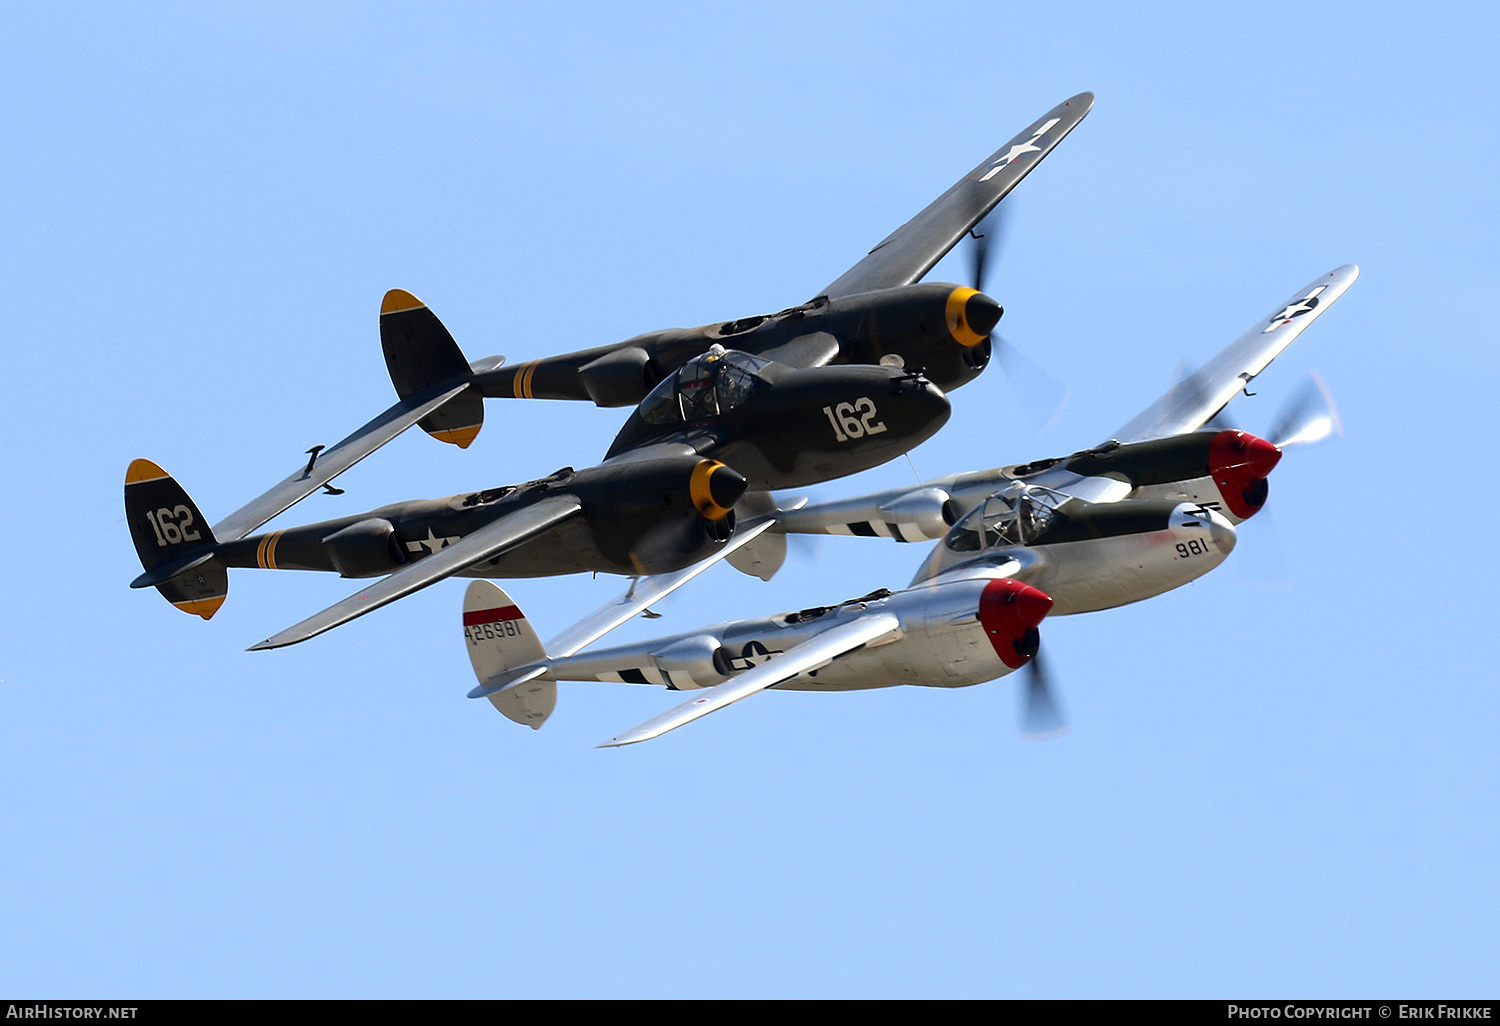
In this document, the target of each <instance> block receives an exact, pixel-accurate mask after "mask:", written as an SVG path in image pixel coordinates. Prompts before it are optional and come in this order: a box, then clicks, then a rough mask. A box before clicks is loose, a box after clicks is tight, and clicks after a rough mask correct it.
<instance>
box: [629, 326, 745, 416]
mask: <svg viewBox="0 0 1500 1026" xmlns="http://www.w3.org/2000/svg"><path fill="white" fill-rule="evenodd" d="M769 365H770V361H768V360H764V359H761V358H760V357H758V356H751V355H750V354H749V353H742V352H740V351H738V350H734V349H729V350H726V349H725V348H724V347H723V346H721V345H717V344H715V345H713V346H710V347H709V350H708V352H706V353H704V354H703V355H702V356H695V357H694V358H693V359H691V360H689V361H688V362H687V363H685V364H683V365H682V367H680V368H679V369H678V370H677V372H676V373H675V374H672V375H669V376H668V377H666V378H664V379H663V380H662V381H661V382H660V383H659V384H658V385H657V386H656V387H655V388H653V389H652V390H651V394H650V395H648V396H646V398H645V399H643V400H642V401H641V407H640V412H641V419H642V420H644V421H645V422H646V423H648V424H679V423H687V424H691V423H694V422H696V421H704V420H712V419H714V418H716V417H719V416H722V415H723V414H725V413H728V412H729V411H730V410H733V409H734V408H735V407H737V406H739V405H740V404H742V403H743V402H744V401H745V400H746V399H747V398H748V397H749V396H750V394H751V393H752V392H753V391H754V390H755V389H756V387H757V386H759V385H764V384H765V383H766V382H765V379H764V378H762V377H761V376H760V373H759V372H760V371H762V370H763V369H764V368H766V367H767V366H769Z"/></svg>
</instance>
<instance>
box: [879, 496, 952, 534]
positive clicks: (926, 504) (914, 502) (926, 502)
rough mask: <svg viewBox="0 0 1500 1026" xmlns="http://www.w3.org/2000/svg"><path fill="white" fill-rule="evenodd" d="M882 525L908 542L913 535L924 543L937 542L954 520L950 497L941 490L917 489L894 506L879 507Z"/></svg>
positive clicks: (892, 503)
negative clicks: (909, 536)
mask: <svg viewBox="0 0 1500 1026" xmlns="http://www.w3.org/2000/svg"><path fill="white" fill-rule="evenodd" d="M880 512H881V513H883V514H885V515H886V516H885V519H886V522H887V523H888V524H890V525H894V526H895V527H896V534H897V536H898V537H900V538H901V539H902V540H903V541H909V540H910V539H909V538H908V537H907V536H908V535H909V534H912V533H915V534H919V535H921V536H922V537H923V538H926V539H934V538H941V537H942V536H943V535H945V534H947V533H948V528H949V527H950V526H952V524H953V521H954V520H955V519H956V517H955V516H954V515H953V514H954V506H953V497H952V496H950V495H949V494H948V493H947V492H945V491H943V490H942V489H941V488H921V489H918V490H917V491H914V492H907V493H906V494H905V495H903V496H901V498H899V499H897V500H895V501H894V502H888V503H886V504H885V505H884V506H881V507H880Z"/></svg>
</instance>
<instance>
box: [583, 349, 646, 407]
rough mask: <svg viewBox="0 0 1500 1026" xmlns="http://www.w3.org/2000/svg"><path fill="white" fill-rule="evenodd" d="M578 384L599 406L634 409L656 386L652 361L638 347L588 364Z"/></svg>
mask: <svg viewBox="0 0 1500 1026" xmlns="http://www.w3.org/2000/svg"><path fill="white" fill-rule="evenodd" d="M578 380H579V381H580V382H582V384H583V388H584V391H586V392H587V393H588V394H589V398H590V399H592V400H594V405H596V406H634V405H635V404H636V403H638V402H640V401H641V400H642V399H644V398H646V393H648V392H650V391H651V389H652V387H653V386H654V385H655V384H656V377H655V375H653V374H652V373H651V357H650V356H649V355H647V353H646V351H645V350H644V349H639V348H637V347H635V346H626V347H625V348H623V349H616V350H615V351H614V352H612V353H606V354H604V355H603V356H601V357H599V358H598V359H597V360H595V361H593V362H592V363H588V364H585V365H584V366H582V367H580V368H579V369H578Z"/></svg>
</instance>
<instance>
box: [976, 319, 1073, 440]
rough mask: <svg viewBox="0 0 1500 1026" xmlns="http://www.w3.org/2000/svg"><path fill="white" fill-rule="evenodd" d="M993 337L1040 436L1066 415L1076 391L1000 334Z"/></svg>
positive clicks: (1006, 371)
mask: <svg viewBox="0 0 1500 1026" xmlns="http://www.w3.org/2000/svg"><path fill="white" fill-rule="evenodd" d="M990 340H991V341H992V342H993V343H994V348H995V358H996V359H997V360H998V361H999V362H1000V366H1001V367H1002V368H1003V369H1004V371H1005V377H1006V380H1007V381H1009V382H1010V387H1011V390H1012V391H1014V392H1015V394H1016V399H1017V401H1018V402H1019V403H1020V405H1021V408H1022V409H1023V410H1024V411H1025V412H1026V417H1027V419H1028V420H1030V421H1031V422H1032V423H1033V424H1034V425H1036V433H1037V434H1038V435H1040V434H1044V433H1045V432H1046V431H1047V429H1048V428H1050V427H1051V426H1052V425H1053V424H1055V423H1057V418H1058V417H1060V416H1062V412H1063V409H1064V408H1065V407H1066V406H1067V405H1068V399H1069V398H1070V397H1071V396H1072V394H1073V393H1072V390H1070V389H1069V388H1068V386H1066V385H1064V384H1063V383H1062V382H1061V381H1058V380H1057V379H1056V378H1054V377H1053V376H1052V375H1051V374H1048V373H1047V372H1046V371H1044V370H1042V368H1040V367H1038V366H1037V365H1036V364H1034V363H1032V362H1031V361H1030V360H1028V359H1027V358H1026V357H1025V356H1024V355H1023V354H1022V353H1021V351H1020V350H1019V349H1017V348H1016V347H1015V346H1013V345H1011V344H1010V343H1009V342H1007V341H1006V340H1005V339H1004V338H1002V337H1000V335H999V334H998V333H995V334H992V335H990Z"/></svg>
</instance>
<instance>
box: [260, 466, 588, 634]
mask: <svg viewBox="0 0 1500 1026" xmlns="http://www.w3.org/2000/svg"><path fill="white" fill-rule="evenodd" d="M581 508H582V505H581V504H580V503H579V501H578V498H577V497H576V496H573V495H556V496H553V497H551V498H546V499H542V500H540V501H538V502H536V503H533V504H532V505H530V506H527V507H525V508H524V509H518V510H516V511H515V512H514V513H507V514H506V515H505V516H502V517H500V518H499V519H498V520H495V521H493V522H492V523H489V524H486V525H485V526H484V527H481V528H480V529H479V530H477V531H474V532H472V533H471V534H466V535H464V536H463V537H462V538H460V539H459V540H458V541H456V542H454V543H453V544H452V545H449V546H447V547H446V548H443V549H439V550H438V551H437V552H436V553H434V554H433V555H431V556H423V557H422V558H421V559H419V560H417V561H416V562H415V563H411V564H409V565H407V566H404V567H402V568H401V569H400V570H397V571H396V572H395V573H393V574H391V575H390V576H389V577H386V578H384V579H382V580H380V581H377V582H376V583H375V584H372V585H370V587H368V588H366V589H365V590H363V591H361V592H357V593H355V594H353V595H350V596H349V597H348V598H346V599H344V600H343V601H342V602H339V603H336V604H335V605H332V606H329V607H328V608H327V609H325V610H323V611H322V612H321V613H316V614H314V615H313V616H310V617H308V618H307V619H306V620H303V621H302V622H301V623H299V624H296V625H294V626H291V627H288V628H287V629H286V630H284V631H282V632H281V633H280V634H277V635H275V636H274V637H270V638H267V639H266V640H265V641H262V642H261V643H260V644H258V645H251V646H250V649H249V650H250V651H251V652H256V651H259V650H261V649H267V648H281V647H282V646H284V645H295V644H296V643H297V642H299V641H306V640H307V639H308V638H311V637H315V636H317V635H319V634H322V633H323V632H324V631H326V630H330V629H332V628H334V627H337V626H339V624H343V623H348V622H349V621H350V620H353V619H355V618H356V617H360V616H363V615H364V614H366V613H368V612H370V611H371V610H375V609H379V608H380V607H381V606H383V605H386V604H387V603H390V602H394V601H396V600H397V599H399V598H404V597H406V596H407V595H410V594H412V593H413V592H417V591H421V590H422V589H423V588H425V587H427V586H428V585H430V584H436V583H437V582H438V581H441V580H443V579H444V578H446V577H452V576H453V575H454V574H457V573H462V572H463V571H465V570H467V569H469V567H471V566H474V565H475V564H477V563H482V562H484V561H485V560H487V559H493V558H495V557H498V556H500V555H503V554H504V553H506V552H509V551H510V550H511V549H514V548H517V547H518V546H521V545H524V544H525V543H526V542H528V541H530V540H531V539H533V538H535V537H536V536H537V535H539V534H543V533H545V532H547V531H550V530H552V529H553V528H554V527H556V526H557V525H559V524H561V523H563V522H564V521H566V520H568V519H569V518H571V517H574V516H576V515H577V514H578V513H579V511H580V510H581Z"/></svg>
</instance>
